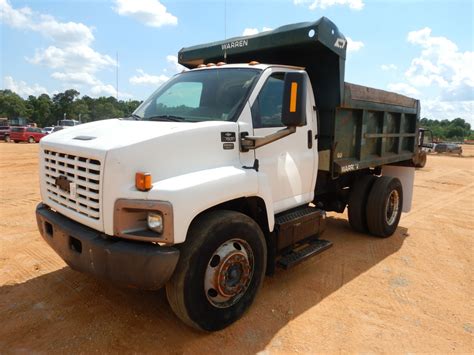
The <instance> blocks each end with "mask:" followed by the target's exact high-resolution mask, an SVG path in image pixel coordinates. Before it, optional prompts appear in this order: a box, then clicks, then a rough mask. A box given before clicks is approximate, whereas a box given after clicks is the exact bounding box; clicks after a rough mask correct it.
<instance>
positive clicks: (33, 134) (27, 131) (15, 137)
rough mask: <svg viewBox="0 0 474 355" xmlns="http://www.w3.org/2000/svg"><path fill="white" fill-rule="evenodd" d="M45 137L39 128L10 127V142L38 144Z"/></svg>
mask: <svg viewBox="0 0 474 355" xmlns="http://www.w3.org/2000/svg"><path fill="white" fill-rule="evenodd" d="M45 135H46V134H44V133H43V131H42V130H41V128H37V127H11V129H10V140H12V141H14V142H15V143H18V142H28V143H38V142H39V141H40V139H41V138H43V137H44V136H45Z"/></svg>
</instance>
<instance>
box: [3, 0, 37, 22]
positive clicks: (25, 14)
mask: <svg viewBox="0 0 474 355" xmlns="http://www.w3.org/2000/svg"><path fill="white" fill-rule="evenodd" d="M32 14H33V13H32V11H31V9H30V8H29V7H22V8H21V9H13V8H12V7H11V5H10V4H9V3H8V1H7V0H0V15H1V17H0V21H1V22H3V23H5V24H7V25H9V26H11V27H14V28H25V27H28V26H30V25H31V24H30V18H31V15H32Z"/></svg>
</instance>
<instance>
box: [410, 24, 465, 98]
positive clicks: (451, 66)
mask: <svg viewBox="0 0 474 355" xmlns="http://www.w3.org/2000/svg"><path fill="white" fill-rule="evenodd" d="M407 41H408V42H410V43H412V44H414V45H417V46H419V47H421V53H420V54H419V56H418V57H416V58H414V59H413V60H412V61H411V64H410V67H409V68H408V70H407V71H406V72H405V76H406V78H407V80H408V82H410V84H412V85H414V86H417V87H433V86H435V87H437V88H439V89H440V90H441V99H443V100H461V101H465V100H474V52H472V51H465V52H461V51H459V48H458V46H457V45H456V44H455V43H454V42H452V41H451V40H449V39H448V38H446V37H436V36H433V35H432V31H431V29H430V28H428V27H425V28H423V29H421V30H419V31H412V32H410V33H408V36H407Z"/></svg>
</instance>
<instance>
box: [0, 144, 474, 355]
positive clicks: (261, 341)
mask: <svg viewBox="0 0 474 355" xmlns="http://www.w3.org/2000/svg"><path fill="white" fill-rule="evenodd" d="M464 150H465V155H467V156H469V157H456V156H437V155H432V156H429V159H428V163H427V166H426V167H425V168H424V169H420V170H417V172H416V180H415V196H414V204H413V209H412V212H410V213H408V214H406V215H404V216H403V218H402V220H401V222H400V227H399V228H398V230H397V232H396V234H395V235H394V236H393V237H391V238H389V239H376V238H372V237H369V236H366V235H361V234H357V233H354V232H352V231H351V229H350V228H349V225H348V223H347V220H346V215H337V214H331V215H330V218H329V221H328V228H327V232H326V234H325V238H326V239H329V240H331V241H333V242H334V247H333V248H331V249H329V250H328V251H326V252H324V253H323V254H321V255H319V256H317V257H314V258H312V259H310V260H308V261H306V262H304V263H302V264H300V265H298V266H297V267H295V268H293V269H290V270H288V271H283V270H280V271H278V272H277V273H276V275H275V276H273V277H271V278H268V277H267V278H266V279H265V283H264V286H263V289H262V290H261V292H260V294H259V295H258V296H257V299H256V302H255V303H254V305H253V306H252V308H251V309H250V311H249V312H247V314H246V315H245V316H244V317H243V319H241V320H240V321H238V322H237V323H236V324H234V325H232V326H231V327H229V328H227V329H226V330H224V331H221V332H218V333H214V334H206V333H200V332H197V331H194V330H192V329H190V328H188V327H186V326H185V325H183V324H182V323H181V322H180V321H179V320H178V319H177V318H176V317H175V316H174V315H173V313H172V312H171V310H170V308H169V307H168V304H167V301H166V297H165V294H164V292H163V291H160V292H142V291H136V290H129V289H122V288H117V287H115V286H113V285H110V284H108V283H106V282H101V281H97V280H95V279H93V278H92V277H89V276H86V275H82V274H80V273H77V272H75V271H73V270H71V269H70V268H69V267H67V266H66V265H65V264H64V262H63V261H62V260H61V259H60V258H59V257H58V256H57V255H56V254H55V253H54V252H53V251H52V250H51V249H50V248H49V247H48V246H47V245H46V243H45V242H43V240H42V239H41V237H40V235H39V233H38V231H37V227H36V221H35V215H34V209H35V206H36V204H37V203H38V202H39V201H40V196H39V189H38V174H37V172H38V167H37V152H38V145H37V144H36V145H33V144H13V143H10V144H6V143H0V194H1V195H0V198H1V204H0V353H9V352H26V353H30V352H32V351H37V352H62V353H65V352H67V353H69V352H74V353H78V352H82V353H91V352H100V353H102V352H156V353H177V354H180V353H207V354H210V353H223V354H232V353H235V354H242V353H256V352H260V351H264V352H269V353H282V354H283V353H285V354H286V353H308V352H396V353H399V352H403V353H409V352H427V353H446V352H458V353H468V352H470V353H472V352H474V347H473V338H474V281H473V275H474V273H473V260H472V259H473V256H474V250H473V237H474V157H473V156H474V147H465V148H464Z"/></svg>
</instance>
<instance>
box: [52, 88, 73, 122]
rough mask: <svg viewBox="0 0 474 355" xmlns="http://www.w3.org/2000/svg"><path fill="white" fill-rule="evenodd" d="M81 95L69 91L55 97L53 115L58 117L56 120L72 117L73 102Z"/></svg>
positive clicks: (71, 90)
mask: <svg viewBox="0 0 474 355" xmlns="http://www.w3.org/2000/svg"><path fill="white" fill-rule="evenodd" d="M79 95H80V93H79V91H77V90H74V89H69V90H66V91H64V92H61V93H59V94H56V95H54V96H53V104H54V110H53V113H54V115H55V116H56V117H55V118H56V120H61V119H63V118H64V117H66V118H70V117H71V115H72V114H73V102H74V100H75V99H76V98H77V97H78V96H79Z"/></svg>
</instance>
